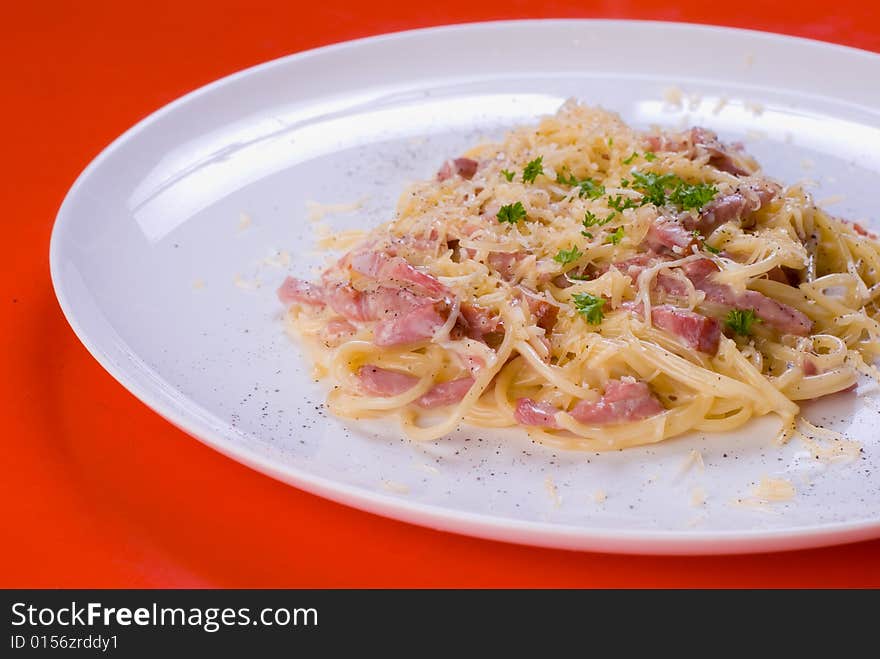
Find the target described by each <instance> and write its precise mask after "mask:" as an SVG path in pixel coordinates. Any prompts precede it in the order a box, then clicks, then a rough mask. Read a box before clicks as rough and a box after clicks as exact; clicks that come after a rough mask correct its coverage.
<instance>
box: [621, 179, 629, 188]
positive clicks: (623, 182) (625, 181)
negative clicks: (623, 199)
mask: <svg viewBox="0 0 880 659" xmlns="http://www.w3.org/2000/svg"><path fill="white" fill-rule="evenodd" d="M620 187H622V188H628V187H629V179H628V178H622V179H620Z"/></svg>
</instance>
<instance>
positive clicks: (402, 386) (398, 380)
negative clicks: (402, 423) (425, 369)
mask: <svg viewBox="0 0 880 659" xmlns="http://www.w3.org/2000/svg"><path fill="white" fill-rule="evenodd" d="M357 376H358V382H359V384H360V386H361V388H362V389H363V390H364V391H365V392H366V393H368V394H370V395H371V396H384V397H389V396H398V395H400V394H402V393H403V392H404V391H407V390H409V389H412V388H413V387H414V386H416V383H417V382H418V381H419V379H418V378H417V377H416V376H415V375H410V374H409V373H401V372H400V371H392V370H390V369H387V368H379V367H378V366H371V365H366V366H361V367H360V368H359V369H358V374H357Z"/></svg>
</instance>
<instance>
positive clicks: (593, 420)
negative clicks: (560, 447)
mask: <svg viewBox="0 0 880 659" xmlns="http://www.w3.org/2000/svg"><path fill="white" fill-rule="evenodd" d="M663 411H664V408H663V406H662V405H661V404H660V401H659V400H657V398H656V397H655V396H654V394H653V393H651V389H650V388H649V387H648V385H647V384H645V383H644V382H639V381H637V380H635V379H633V378H621V379H620V380H609V381H608V383H607V384H606V385H605V393H604V395H603V396H602V398H600V399H599V400H598V401H596V402H594V403H593V402H589V401H585V400H582V401H581V402H579V403H578V404H577V405H575V406H574V407H573V408H572V409H571V411H570V412H569V414H571V416H572V417H574V418H575V419H576V420H577V421H579V422H580V423H584V424H589V425H604V424H614V423H626V422H630V421H641V420H642V419H647V418H648V417H652V416H656V415H657V414H660V413H661V412H663Z"/></svg>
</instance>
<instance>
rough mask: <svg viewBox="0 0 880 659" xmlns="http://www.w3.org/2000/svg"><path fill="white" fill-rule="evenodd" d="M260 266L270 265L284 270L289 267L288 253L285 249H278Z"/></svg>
mask: <svg viewBox="0 0 880 659" xmlns="http://www.w3.org/2000/svg"><path fill="white" fill-rule="evenodd" d="M260 263H261V264H262V265H271V266H274V267H276V268H286V267H287V266H289V265H290V252H288V251H287V250H286V249H279V250H278V251H277V252H275V253H274V254H273V255H272V256H267V257H266V258H264V259H263V260H262V261H260Z"/></svg>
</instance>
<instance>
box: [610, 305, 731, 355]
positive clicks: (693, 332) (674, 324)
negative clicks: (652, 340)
mask: <svg viewBox="0 0 880 659" xmlns="http://www.w3.org/2000/svg"><path fill="white" fill-rule="evenodd" d="M622 306H623V307H624V308H627V309H630V310H631V311H632V312H633V313H635V314H636V315H638V316H644V308H643V306H642V304H641V303H639V304H634V303H632V302H625V303H624V304H623V305H622ZM651 324H653V325H654V327H656V328H658V329H661V330H663V331H665V332H669V333H670V334H672V335H673V336H675V337H677V338H678V339H679V340H680V341H681V342H682V343H683V344H684V345H686V346H687V347H689V348H691V349H693V350H699V351H700V352H705V353H707V354H710V355H715V354H717V353H718V345H719V343H720V341H721V324H720V323H719V322H718V321H717V320H716V319H715V318H708V317H706V316H704V315H702V314H698V313H696V312H695V311H690V310H688V309H681V308H679V307H675V306H672V305H671V304H661V305H658V306H655V307H652V308H651Z"/></svg>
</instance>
